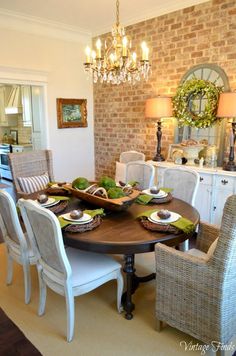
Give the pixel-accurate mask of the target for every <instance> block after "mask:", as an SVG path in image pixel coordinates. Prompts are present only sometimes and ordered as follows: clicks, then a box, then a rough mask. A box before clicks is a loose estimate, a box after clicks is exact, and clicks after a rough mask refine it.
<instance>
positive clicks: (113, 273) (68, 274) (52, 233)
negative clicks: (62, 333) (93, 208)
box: [18, 199, 123, 342]
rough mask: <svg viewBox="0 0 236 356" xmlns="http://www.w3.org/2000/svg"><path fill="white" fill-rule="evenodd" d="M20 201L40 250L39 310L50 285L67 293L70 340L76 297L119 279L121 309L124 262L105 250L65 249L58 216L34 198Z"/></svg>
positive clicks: (31, 234)
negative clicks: (104, 251)
mask: <svg viewBox="0 0 236 356" xmlns="http://www.w3.org/2000/svg"><path fill="white" fill-rule="evenodd" d="M18 204H19V207H20V210H21V214H22V217H23V220H24V223H25V226H26V229H27V232H28V235H29V238H30V240H31V241H32V246H33V249H36V250H38V256H39V258H38V260H37V269H38V275H39V285H40V298H39V309H38V314H39V315H42V314H44V312H45V304H46V288H47V287H49V288H51V289H52V290H53V291H54V292H56V293H58V294H60V295H63V296H65V299H66V309H67V341H68V342H70V341H71V340H72V339H73V334H74V313H75V312H74V297H76V296H79V295H82V294H85V293H88V292H90V291H91V290H93V289H95V288H97V287H98V286H100V285H102V284H104V283H106V282H108V281H110V280H112V279H115V280H116V281H117V309H118V311H119V312H121V310H122V308H121V296H122V291H123V276H122V274H121V265H120V264H119V263H118V262H116V261H115V260H114V259H113V258H111V257H109V256H106V255H104V254H99V253H93V252H86V251H81V250H78V249H74V248H71V247H68V248H66V249H65V247H64V243H63V238H62V232H61V228H60V224H59V220H58V219H57V217H56V216H55V215H54V214H53V213H52V212H51V211H49V210H47V209H46V208H42V207H41V206H39V205H38V204H37V203H35V202H34V201H32V200H24V199H20V200H19V202H18Z"/></svg>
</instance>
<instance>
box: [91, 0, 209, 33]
mask: <svg viewBox="0 0 236 356" xmlns="http://www.w3.org/2000/svg"><path fill="white" fill-rule="evenodd" d="M205 2H210V1H209V0H181V1H168V0H166V1H163V2H162V3H161V4H160V3H159V4H158V5H157V6H155V7H151V8H147V9H146V10H145V11H142V14H137V15H135V14H134V15H133V16H129V17H126V18H124V19H123V20H122V18H121V24H122V25H123V26H125V27H127V26H130V25H134V24H136V23H139V22H142V21H146V20H149V19H152V18H154V17H160V16H162V15H166V14H169V13H171V12H175V11H178V10H182V9H185V8H187V7H190V6H194V5H199V4H202V3H205ZM112 25H113V23H112V24H110V25H106V26H105V27H102V28H101V27H100V28H97V29H96V30H95V31H93V32H92V36H93V37H96V36H98V35H101V34H104V33H107V32H111V27H112Z"/></svg>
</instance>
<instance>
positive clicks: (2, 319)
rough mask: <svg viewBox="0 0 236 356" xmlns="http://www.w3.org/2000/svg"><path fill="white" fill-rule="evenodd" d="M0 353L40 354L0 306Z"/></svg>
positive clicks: (28, 355)
mask: <svg viewBox="0 0 236 356" xmlns="http://www.w3.org/2000/svg"><path fill="white" fill-rule="evenodd" d="M0 355H5V356H7V355H8V356H10V355H12V356H13V355H18V356H40V355H42V354H41V353H40V352H39V351H38V350H37V349H36V348H35V347H34V345H33V344H32V343H31V342H30V341H29V340H28V339H27V338H26V337H25V335H24V334H23V333H22V332H21V331H20V329H19V328H18V327H17V326H16V325H15V324H14V323H13V322H12V321H11V319H9V318H8V316H7V315H6V314H5V313H4V311H3V310H2V309H1V308H0Z"/></svg>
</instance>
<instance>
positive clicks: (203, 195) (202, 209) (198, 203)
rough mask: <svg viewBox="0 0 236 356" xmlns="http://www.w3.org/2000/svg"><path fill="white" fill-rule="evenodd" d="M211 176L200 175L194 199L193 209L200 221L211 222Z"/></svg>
mask: <svg viewBox="0 0 236 356" xmlns="http://www.w3.org/2000/svg"><path fill="white" fill-rule="evenodd" d="M211 198H212V175H210V174H203V173H200V182H199V187H198V191H197V195H196V199H195V208H196V209H197V210H198V212H199V214H200V219H201V221H206V222H209V223H210V222H211V205H212V204H211Z"/></svg>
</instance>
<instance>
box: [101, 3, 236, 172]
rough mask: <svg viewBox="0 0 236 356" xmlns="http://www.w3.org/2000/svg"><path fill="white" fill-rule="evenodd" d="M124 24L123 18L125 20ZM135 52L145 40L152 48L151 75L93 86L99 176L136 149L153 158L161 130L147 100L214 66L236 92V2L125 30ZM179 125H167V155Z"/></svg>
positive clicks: (183, 12) (189, 10) (185, 11)
mask: <svg viewBox="0 0 236 356" xmlns="http://www.w3.org/2000/svg"><path fill="white" fill-rule="evenodd" d="M121 21H122V19H121ZM126 32H127V34H129V35H130V36H131V38H132V42H133V47H134V48H138V47H140V42H141V40H144V39H145V40H146V41H147V43H148V46H149V47H150V49H151V55H150V57H151V60H152V62H151V64H152V74H151V76H150V79H149V80H148V82H144V83H139V84H137V85H135V86H130V85H129V84H122V85H119V86H112V85H106V84H95V85H94V115H95V157H96V159H95V162H96V176H97V177H99V176H101V175H102V174H107V175H110V176H113V175H114V172H115V161H116V160H117V159H118V158H119V155H120V152H122V151H124V150H130V149H135V150H138V151H142V152H144V153H145V154H146V157H147V159H151V158H152V157H153V155H154V153H155V151H156V127H155V123H154V122H152V121H151V120H148V119H145V117H144V109H145V100H146V99H147V98H150V97H155V96H156V95H160V94H165V95H167V94H171V95H173V94H174V93H175V91H176V88H177V86H178V85H179V82H180V80H181V78H182V76H183V75H184V74H185V72H186V71H187V70H189V69H190V68H191V67H192V66H194V65H197V64H200V63H215V64H218V65H219V66H220V67H221V68H223V69H224V70H225V72H226V74H227V76H228V78H229V83H230V87H231V90H235V89H236V0H214V1H209V2H207V3H204V4H200V5H197V6H192V7H189V8H186V9H183V10H181V11H176V12H173V13H170V14H167V15H164V16H160V17H157V18H153V19H149V20H147V21H143V22H141V23H138V24H135V25H132V26H129V27H127V28H126ZM173 138H174V125H173V122H172V120H171V119H170V120H169V121H168V122H166V121H165V123H163V135H162V148H163V153H164V155H165V156H166V155H167V151H168V145H169V144H170V143H173Z"/></svg>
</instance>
